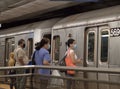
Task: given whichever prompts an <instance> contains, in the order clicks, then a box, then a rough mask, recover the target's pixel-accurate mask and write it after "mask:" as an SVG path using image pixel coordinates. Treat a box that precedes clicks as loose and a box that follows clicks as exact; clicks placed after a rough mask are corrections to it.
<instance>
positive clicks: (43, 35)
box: [42, 32, 52, 54]
mask: <svg viewBox="0 0 120 89" xmlns="http://www.w3.org/2000/svg"><path fill="white" fill-rule="evenodd" d="M42 38H48V39H49V40H50V44H51V45H52V40H51V39H52V33H51V32H43V33H42ZM48 51H49V53H50V54H51V53H52V48H51V47H50V50H48Z"/></svg>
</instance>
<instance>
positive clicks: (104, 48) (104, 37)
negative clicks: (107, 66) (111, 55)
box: [101, 31, 109, 62]
mask: <svg viewBox="0 0 120 89" xmlns="http://www.w3.org/2000/svg"><path fill="white" fill-rule="evenodd" d="M108 36H109V33H108V31H102V32H101V62H107V59H108Z"/></svg>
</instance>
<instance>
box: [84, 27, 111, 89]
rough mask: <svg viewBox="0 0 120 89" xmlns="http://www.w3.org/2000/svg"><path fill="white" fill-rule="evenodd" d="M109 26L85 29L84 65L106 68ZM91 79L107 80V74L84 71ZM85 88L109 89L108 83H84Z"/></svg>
mask: <svg viewBox="0 0 120 89" xmlns="http://www.w3.org/2000/svg"><path fill="white" fill-rule="evenodd" d="M108 48H109V27H108V26H98V27H89V28H87V29H86V31H85V66H86V67H93V68H108V59H109V58H108V57H109V53H108ZM85 77H86V78H88V79H92V80H105V81H108V80H109V77H108V74H102V73H85ZM86 84H87V85H86V89H109V86H108V85H105V84H99V83H86Z"/></svg>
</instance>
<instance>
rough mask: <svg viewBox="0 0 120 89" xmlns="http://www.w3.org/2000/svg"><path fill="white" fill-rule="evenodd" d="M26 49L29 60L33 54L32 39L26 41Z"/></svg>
mask: <svg viewBox="0 0 120 89" xmlns="http://www.w3.org/2000/svg"><path fill="white" fill-rule="evenodd" d="M27 47H28V50H27V51H28V52H27V53H28V57H29V59H31V56H32V53H33V38H29V39H28V40H27Z"/></svg>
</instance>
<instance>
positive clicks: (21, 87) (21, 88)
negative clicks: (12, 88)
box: [16, 69, 26, 89]
mask: <svg viewBox="0 0 120 89" xmlns="http://www.w3.org/2000/svg"><path fill="white" fill-rule="evenodd" d="M24 73H25V70H24V69H18V70H17V71H16V74H24ZM16 86H17V89H25V86H26V76H20V77H17V78H16Z"/></svg>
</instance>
